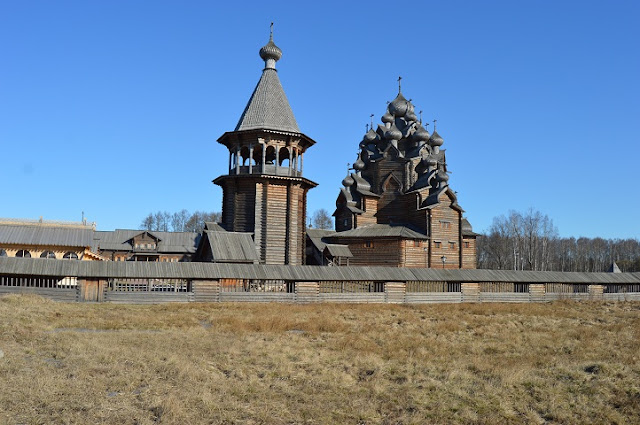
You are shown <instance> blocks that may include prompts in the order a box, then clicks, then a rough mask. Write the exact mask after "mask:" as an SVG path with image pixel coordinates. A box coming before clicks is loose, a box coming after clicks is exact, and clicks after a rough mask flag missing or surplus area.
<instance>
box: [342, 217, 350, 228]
mask: <svg viewBox="0 0 640 425" xmlns="http://www.w3.org/2000/svg"><path fill="white" fill-rule="evenodd" d="M342 224H343V225H344V226H345V227H347V226H348V225H349V220H348V219H346V218H345V219H344V220H343V222H342Z"/></svg>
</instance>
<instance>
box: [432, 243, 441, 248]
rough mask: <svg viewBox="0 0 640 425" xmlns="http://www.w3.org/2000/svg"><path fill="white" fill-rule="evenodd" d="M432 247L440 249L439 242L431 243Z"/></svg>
mask: <svg viewBox="0 0 640 425" xmlns="http://www.w3.org/2000/svg"><path fill="white" fill-rule="evenodd" d="M433 246H434V247H436V248H440V247H441V246H442V244H441V243H440V242H438V241H436V242H434V243H433Z"/></svg>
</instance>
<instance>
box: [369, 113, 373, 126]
mask: <svg viewBox="0 0 640 425" xmlns="http://www.w3.org/2000/svg"><path fill="white" fill-rule="evenodd" d="M369 118H371V129H372V130H373V114H371V115H369Z"/></svg>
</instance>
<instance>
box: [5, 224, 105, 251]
mask: <svg viewBox="0 0 640 425" xmlns="http://www.w3.org/2000/svg"><path fill="white" fill-rule="evenodd" d="M94 226H95V224H93V223H92V224H87V223H86V222H63V221H45V220H42V219H40V220H23V219H0V257H27V258H52V259H60V260H62V259H64V260H91V261H94V260H98V261H101V260H104V257H102V256H101V255H99V253H98V252H96V251H93V250H92V246H93V233H94Z"/></svg>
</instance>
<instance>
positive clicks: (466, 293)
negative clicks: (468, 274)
mask: <svg viewBox="0 0 640 425" xmlns="http://www.w3.org/2000/svg"><path fill="white" fill-rule="evenodd" d="M460 287H461V290H462V302H463V303H477V302H480V284H479V283H477V282H463V283H461V284H460Z"/></svg>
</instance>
